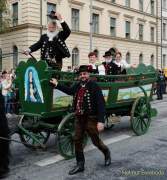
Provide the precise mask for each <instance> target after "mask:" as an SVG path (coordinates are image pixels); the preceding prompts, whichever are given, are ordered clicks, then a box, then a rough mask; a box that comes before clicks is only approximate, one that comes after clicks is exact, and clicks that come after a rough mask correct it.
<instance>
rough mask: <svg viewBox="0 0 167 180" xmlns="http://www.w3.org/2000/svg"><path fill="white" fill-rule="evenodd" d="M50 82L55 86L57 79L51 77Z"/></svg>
mask: <svg viewBox="0 0 167 180" xmlns="http://www.w3.org/2000/svg"><path fill="white" fill-rule="evenodd" d="M50 83H52V84H53V85H54V86H55V87H56V86H57V84H58V81H57V79H55V78H52V79H51V80H50Z"/></svg>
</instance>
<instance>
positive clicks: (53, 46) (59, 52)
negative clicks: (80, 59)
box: [29, 22, 71, 62]
mask: <svg viewBox="0 0 167 180" xmlns="http://www.w3.org/2000/svg"><path fill="white" fill-rule="evenodd" d="M61 26H62V29H63V30H62V31H60V32H59V33H58V35H57V36H56V37H54V38H53V41H49V38H48V36H47V34H43V35H42V36H41V38H40V40H39V41H38V42H36V43H35V44H33V45H32V46H30V47H29V48H30V50H31V52H34V51H37V50H38V49H41V59H42V60H45V59H46V58H47V55H46V52H47V49H49V50H48V51H49V53H50V54H51V56H52V58H55V59H56V61H58V62H60V61H62V59H63V58H65V57H70V52H69V50H68V48H67V46H66V44H65V40H66V39H67V38H68V36H69V35H70V33H71V30H70V29H69V27H68V25H67V23H66V22H63V23H61Z"/></svg>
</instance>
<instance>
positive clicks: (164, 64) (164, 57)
mask: <svg viewBox="0 0 167 180" xmlns="http://www.w3.org/2000/svg"><path fill="white" fill-rule="evenodd" d="M162 63H163V64H162V66H163V68H164V67H166V54H163V62H162Z"/></svg>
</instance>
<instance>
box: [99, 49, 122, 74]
mask: <svg viewBox="0 0 167 180" xmlns="http://www.w3.org/2000/svg"><path fill="white" fill-rule="evenodd" d="M103 57H104V59H105V61H104V62H102V64H101V65H100V66H98V70H99V75H117V74H118V72H120V71H121V67H119V66H117V65H116V64H115V63H113V57H112V54H111V51H106V52H105V54H104V55H103Z"/></svg>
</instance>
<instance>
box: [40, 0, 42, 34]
mask: <svg viewBox="0 0 167 180" xmlns="http://www.w3.org/2000/svg"><path fill="white" fill-rule="evenodd" d="M40 35H42V0H40Z"/></svg>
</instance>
